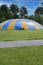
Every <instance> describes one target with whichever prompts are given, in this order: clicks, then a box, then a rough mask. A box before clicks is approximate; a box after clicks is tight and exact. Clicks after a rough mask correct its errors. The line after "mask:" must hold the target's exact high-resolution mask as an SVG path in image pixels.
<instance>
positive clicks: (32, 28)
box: [25, 19, 36, 30]
mask: <svg viewBox="0 0 43 65" xmlns="http://www.w3.org/2000/svg"><path fill="white" fill-rule="evenodd" d="M25 22H27V24H28V23H30V21H29V20H28V19H25ZM30 24H31V23H30ZM30 24H28V29H30V30H35V29H36V28H35V27H34V25H30Z"/></svg>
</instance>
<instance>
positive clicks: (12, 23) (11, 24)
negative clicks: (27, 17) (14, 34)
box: [7, 20, 16, 29]
mask: <svg viewBox="0 0 43 65" xmlns="http://www.w3.org/2000/svg"><path fill="white" fill-rule="evenodd" d="M15 23H16V20H13V21H12V22H11V23H10V24H9V26H8V28H7V29H14V25H15Z"/></svg>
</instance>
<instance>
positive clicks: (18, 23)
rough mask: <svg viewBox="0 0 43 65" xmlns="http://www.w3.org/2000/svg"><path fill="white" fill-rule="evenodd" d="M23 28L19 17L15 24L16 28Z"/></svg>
mask: <svg viewBox="0 0 43 65" xmlns="http://www.w3.org/2000/svg"><path fill="white" fill-rule="evenodd" d="M21 28H22V26H21V20H20V19H18V20H17V21H16V24H15V26H14V29H15V30H19V29H21Z"/></svg>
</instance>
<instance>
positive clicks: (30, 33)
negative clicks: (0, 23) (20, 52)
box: [0, 30, 43, 41]
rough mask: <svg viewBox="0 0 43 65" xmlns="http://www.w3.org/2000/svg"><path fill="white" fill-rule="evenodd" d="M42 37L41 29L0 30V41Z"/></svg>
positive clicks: (42, 31)
mask: <svg viewBox="0 0 43 65" xmlns="http://www.w3.org/2000/svg"><path fill="white" fill-rule="evenodd" d="M33 39H35V40H36V39H43V30H0V41H14V40H33Z"/></svg>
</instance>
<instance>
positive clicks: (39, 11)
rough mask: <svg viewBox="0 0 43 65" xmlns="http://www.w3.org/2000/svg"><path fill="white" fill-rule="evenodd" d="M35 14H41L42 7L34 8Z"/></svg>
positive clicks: (42, 11) (42, 13) (42, 12)
mask: <svg viewBox="0 0 43 65" xmlns="http://www.w3.org/2000/svg"><path fill="white" fill-rule="evenodd" d="M35 15H43V7H38V8H37V9H36V10H35Z"/></svg>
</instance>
